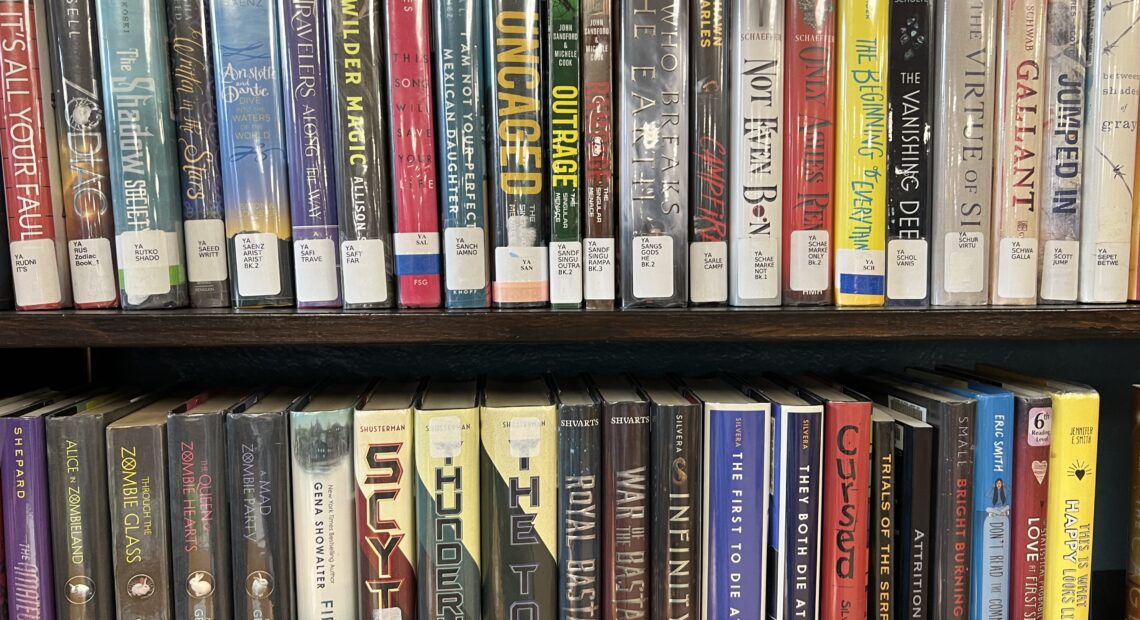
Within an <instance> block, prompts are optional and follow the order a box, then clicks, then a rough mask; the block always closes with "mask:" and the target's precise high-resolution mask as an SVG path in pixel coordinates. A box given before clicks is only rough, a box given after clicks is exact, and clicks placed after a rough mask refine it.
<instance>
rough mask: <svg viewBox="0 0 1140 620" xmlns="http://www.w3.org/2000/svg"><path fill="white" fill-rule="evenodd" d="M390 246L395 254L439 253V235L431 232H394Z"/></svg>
mask: <svg viewBox="0 0 1140 620" xmlns="http://www.w3.org/2000/svg"><path fill="white" fill-rule="evenodd" d="M392 247H393V249H395V250H396V254H397V255H400V256H403V255H406V254H439V235H437V234H435V233H433V232H431V233H426V232H412V233H395V234H393V235H392Z"/></svg>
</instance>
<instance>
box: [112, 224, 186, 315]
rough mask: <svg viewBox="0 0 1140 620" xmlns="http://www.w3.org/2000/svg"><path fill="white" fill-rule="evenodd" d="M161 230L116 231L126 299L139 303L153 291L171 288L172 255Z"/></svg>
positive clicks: (161, 291) (166, 291)
mask: <svg viewBox="0 0 1140 620" xmlns="http://www.w3.org/2000/svg"><path fill="white" fill-rule="evenodd" d="M168 234H169V233H167V232H165V231H161V230H128V231H126V232H124V233H122V234H120V235H119V237H118V239H119V264H120V267H121V268H122V270H123V282H124V284H125V287H124V288H125V289H126V291H127V299H128V300H129V301H130V302H132V303H140V302H142V301H143V300H145V299H146V298H147V297H150V296H152V295H165V294H167V293H169V292H170V265H171V262H172V261H171V259H172V258H173V257H172V256H171V255H170V254H171V252H170V249H169V248H168V247H167V243H166V241H167V240H166V236H167V235H168Z"/></svg>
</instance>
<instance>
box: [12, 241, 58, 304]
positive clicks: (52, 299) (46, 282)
mask: <svg viewBox="0 0 1140 620" xmlns="http://www.w3.org/2000/svg"><path fill="white" fill-rule="evenodd" d="M10 250H11V253H12V283H13V285H14V287H15V289H16V303H17V304H19V305H20V306H42V305H44V304H58V303H59V302H60V301H62V300H63V291H62V290H60V288H61V287H60V282H59V264H58V263H56V260H57V258H56V254H55V241H52V240H51V239H33V240H32V241H13V242H12V244H11V247H10Z"/></svg>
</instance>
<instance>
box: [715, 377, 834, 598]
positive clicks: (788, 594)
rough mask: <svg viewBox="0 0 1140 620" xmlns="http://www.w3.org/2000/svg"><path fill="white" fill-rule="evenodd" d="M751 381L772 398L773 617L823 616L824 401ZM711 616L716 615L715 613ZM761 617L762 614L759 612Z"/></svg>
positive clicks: (770, 544)
mask: <svg viewBox="0 0 1140 620" xmlns="http://www.w3.org/2000/svg"><path fill="white" fill-rule="evenodd" d="M749 383H750V384H751V385H752V387H754V388H755V389H756V390H758V391H759V393H760V394H762V395H763V397H764V398H765V399H767V400H768V401H770V402H771V403H772V419H773V422H774V423H773V426H772V428H773V431H772V433H773V435H774V438H773V439H774V441H773V442H772V445H773V449H772V467H773V469H774V470H775V471H774V475H773V477H772V488H771V489H770V492H771V506H772V518H771V520H770V521H769V523H768V526H769V536H768V541H769V542H768V548H767V550H766V554H767V559H768V565H769V570H768V575H767V579H766V580H765V581H761V582H760V583H762V584H765V586H766V588H767V591H768V592H767V594H768V596H767V606H766V609H764V611H765V612H766V617H767V618H769V620H792V619H793V618H794V619H804V620H816V618H818V617H819V550H820V545H819V520H820V510H821V508H822V503H821V501H820V500H821V495H822V494H821V490H822V488H823V483H822V480H823V478H822V474H823V405H818V404H812V403H809V402H807V401H806V400H804V399H802V398H800V397H799V396H796V395H795V394H793V393H792V392H791V391H789V390H788V389H787V388H786V386H784V385H780V384H777V383H775V382H773V381H769V380H767V379H751V380H749ZM709 617H710V618H711V617H712V616H709ZM754 617H758V616H754Z"/></svg>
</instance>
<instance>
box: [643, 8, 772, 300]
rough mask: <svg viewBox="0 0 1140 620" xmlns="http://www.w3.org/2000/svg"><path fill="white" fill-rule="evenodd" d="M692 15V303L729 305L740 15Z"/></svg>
mask: <svg viewBox="0 0 1140 620" xmlns="http://www.w3.org/2000/svg"><path fill="white" fill-rule="evenodd" d="M750 4H756V3H750ZM690 11H691V15H692V19H691V20H690V21H689V26H690V29H691V32H690V41H689V45H690V46H691V48H692V61H691V63H690V71H691V72H692V83H690V84H689V93H690V94H689V97H690V99H689V106H690V110H691V114H692V121H690V122H691V123H692V132H693V136H692V142H691V144H690V149H691V150H690V152H689V191H691V192H692V208H691V211H690V213H689V218H690V220H691V221H690V225H691V228H692V230H691V232H690V235H691V237H690V239H689V243H690V245H689V299H690V301H692V302H693V303H694V304H723V303H724V302H725V301H727V300H728V212H729V207H728V205H729V193H730V192H729V185H728V175H729V173H728V160H729V154H730V152H731V149H732V144H731V141H730V140H729V130H730V128H731V124H732V120H731V116H730V114H729V106H730V105H731V104H732V99H733V95H734V93H733V92H732V88H733V87H735V86H736V84H735V80H736V76H735V75H732V77H731V78H730V76H729V64H730V63H729V59H728V48H729V47H730V46H733V44H734V43H737V41H735V40H734V39H733V37H732V36H731V35H732V33H733V32H734V30H733V23H732V22H733V18H734V17H735V15H734V14H733V13H734V9H733V6H732V3H731V2H725V1H724V0H692V1H691V2H690ZM627 32H628V31H627ZM634 36H635V37H636V34H635V35H634ZM635 71H636V69H635ZM635 79H636V76H635Z"/></svg>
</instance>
